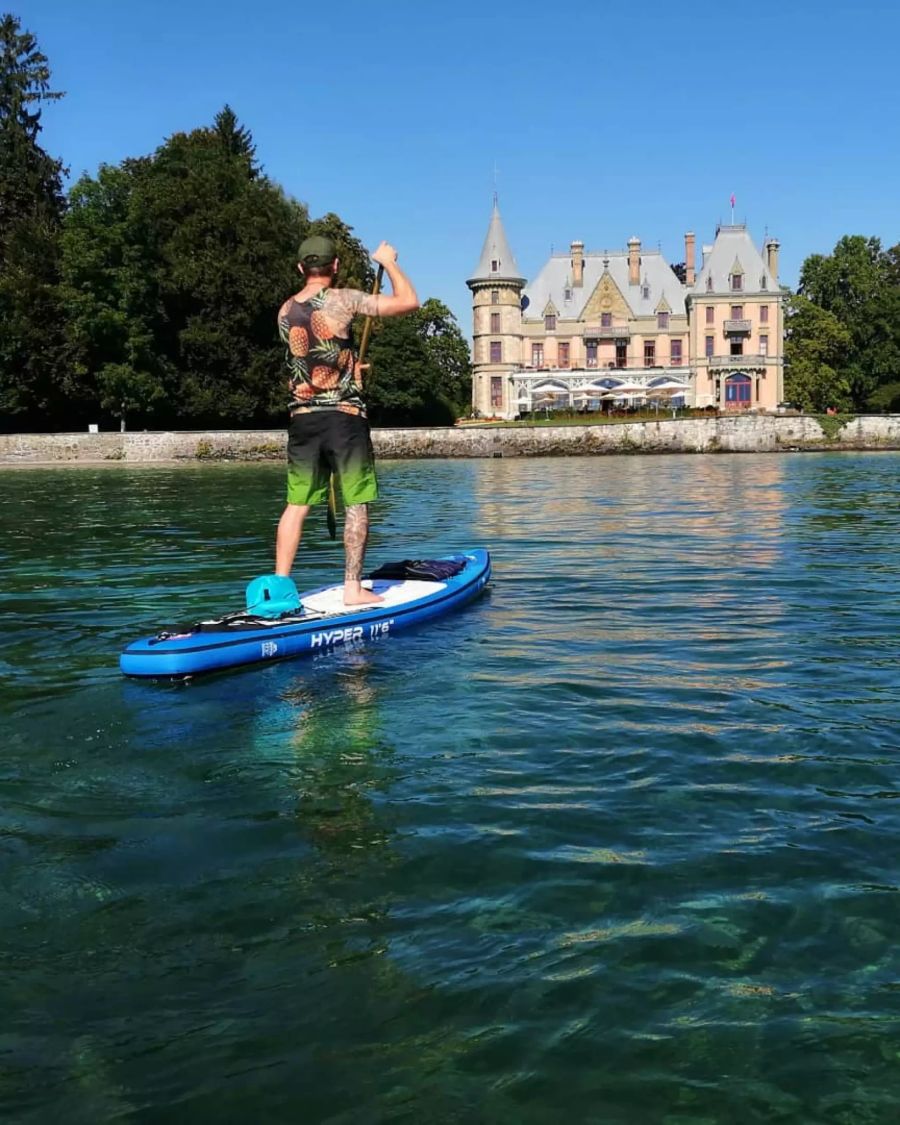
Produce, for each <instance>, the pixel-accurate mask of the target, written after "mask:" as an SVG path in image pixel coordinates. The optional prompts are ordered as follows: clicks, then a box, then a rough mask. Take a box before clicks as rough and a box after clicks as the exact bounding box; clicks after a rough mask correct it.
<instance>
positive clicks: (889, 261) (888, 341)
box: [800, 235, 900, 410]
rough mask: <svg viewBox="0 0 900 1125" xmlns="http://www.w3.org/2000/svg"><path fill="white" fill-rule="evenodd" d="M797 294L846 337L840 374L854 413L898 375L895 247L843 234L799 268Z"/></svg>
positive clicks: (899, 284)
mask: <svg viewBox="0 0 900 1125" xmlns="http://www.w3.org/2000/svg"><path fill="white" fill-rule="evenodd" d="M800 293H801V294H802V295H803V296H804V297H807V298H808V299H809V300H810V301H812V302H813V303H814V304H815V305H816V306H818V307H819V308H821V309H824V310H825V311H826V312H829V313H831V314H833V316H834V317H836V318H837V320H838V321H839V322H840V323H841V324H842V325H843V327H844V328H845V329H846V330H847V332H848V333H849V336H850V343H849V347H848V349H847V354H846V356H845V357H844V359H843V362H842V365H841V368H840V371H841V374H842V375H843V376H845V378H846V380H847V382H848V384H849V391H850V397H851V399H852V401H853V404H854V406H855V407H856V408H857V409H860V410H861V409H864V408H866V407H867V406H872V405H873V404H874V403H873V401H872V396H873V395H875V394H877V390H878V388H879V387H880V386H881V385H883V384H885V383H889V382H891V381H894V380H896V378H897V374H898V372H900V247H898V246H895V247H893V248H892V249H890V250H887V251H885V250H883V249H882V247H881V242H880V240H879V239H877V238H864V237H863V236H862V235H848V236H845V237H844V238H842V239H840V241H839V242H838V243H837V245H836V246H835V248H834V251H833V253H832V254H830V255H827V256H826V255H821V254H813V255H812V256H811V257H809V258H807V260H806V261H805V262H804V264H803V269H802V270H801V274H800Z"/></svg>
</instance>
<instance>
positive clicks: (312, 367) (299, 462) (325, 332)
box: [275, 235, 419, 605]
mask: <svg viewBox="0 0 900 1125" xmlns="http://www.w3.org/2000/svg"><path fill="white" fill-rule="evenodd" d="M299 258H300V261H299V263H298V267H297V268H298V269H299V270H300V273H301V275H302V277H303V279H304V281H305V282H306V284H305V285H304V287H303V288H302V289H301V290H300V292H299V293H295V294H294V296H293V297H290V298H288V300H287V301H285V303H284V304H283V305H282V306H281V309H280V310H279V313H278V332H279V334H280V336H281V339H282V340H283V341H284V342H285V344H286V345H287V365H288V369H289V371H290V378H289V381H288V388H289V393H290V396H291V397H290V403H289V407H288V409H289V410H290V422H289V424H288V487H287V507H286V508H285V509H284V512H283V513H282V516H281V519H280V521H279V523H278V535H277V537H276V540H275V573H276V574H279V575H283V576H285V577H290V573H291V568H292V567H293V565H294V556H295V555H296V554H297V548H298V547H299V546H300V536H301V534H302V532H303V521H304V520H305V519H306V516H307V513H308V512H309V509H310V507H311V506H312V505H313V504H321V503H323V502H324V501H325V500H326V499H327V497H328V486H329V478H330V475H331V473H332V471H333V472H334V473H335V475H336V476H337V479H338V484H339V487H340V489H341V495H342V496H343V499H344V506H345V509H346V510H345V513H344V552H345V555H346V562H345V569H344V604H345V605H365V604H367V603H369V602H380V601H381V600H382V599H381V597H380V596H379V595H377V594H373V593H372V591H371V590H365V589H363V586H362V584H361V579H362V569H363V558H364V556H365V552H366V540H367V539H368V535H369V509H368V505H369V503H370V502H371V501H372V500H375V499H376V498H377V496H378V482H377V481H376V479H375V457H374V453H373V450H372V441H371V438H370V436H369V423H368V420H367V418H366V401H365V397H364V394H363V377H362V366H361V365H360V364H359V363H358V362H357V359H356V356H355V355H354V353H353V345H352V339H351V332H350V325H351V322H352V321H353V318H354V317H355V316H382V317H383V316H401V315H402V314H403V313H409V312H412V311H413V310H414V309H417V308H418V307H419V298H418V297H417V296H416V291H415V289H414V288H413V286H412V283H411V282H410V280H409V278H408V277H407V276H406V274H405V273H404V272H403V271H402V270H401V269H400V267H399V266H398V265H397V251H396V250H395V249H394V248H393V246H390V245H388V243H387V242H382V243H381V245H380V246H379V247H378V249H377V250H376V251H375V253H374V254H373V255H372V259H373V260H374V261H376V262H377V263H378V264H379V265H380V266H383V267H384V271H385V273H386V274H387V275H388V277H389V278H390V281H391V286H392V288H393V294H392V295H388V294H381V293H379V294H377V295H375V294H372V293H363V292H361V291H360V290H359V289H336V288H335V287H334V285H335V280H336V278H337V271H338V265H339V262H338V257H337V250H336V247H335V244H334V243H333V242H332V240H331V239H330V238H326V237H324V236H322V235H314V236H313V237H311V238H307V239H306V240H305V241H304V242H303V243H302V244H301V246H300V253H299Z"/></svg>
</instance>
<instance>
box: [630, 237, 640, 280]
mask: <svg viewBox="0 0 900 1125" xmlns="http://www.w3.org/2000/svg"><path fill="white" fill-rule="evenodd" d="M640 283H641V240H640V239H639V238H629V239H628V284H629V285H640Z"/></svg>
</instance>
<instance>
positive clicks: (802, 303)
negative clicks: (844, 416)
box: [784, 295, 851, 410]
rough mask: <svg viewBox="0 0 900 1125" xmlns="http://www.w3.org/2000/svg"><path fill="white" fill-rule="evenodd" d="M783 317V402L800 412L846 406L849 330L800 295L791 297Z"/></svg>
mask: <svg viewBox="0 0 900 1125" xmlns="http://www.w3.org/2000/svg"><path fill="white" fill-rule="evenodd" d="M785 314H786V315H785V343H784V357H785V375H784V393H785V397H786V399H787V400H788V401H789V402H794V403H797V405H799V406H800V407H801V408H802V409H803V410H827V409H828V408H829V407H832V408H835V409H837V408H840V409H843V408H845V407H847V406H849V404H850V401H851V387H850V379H849V376H848V374H847V371H846V367H847V358H848V356H849V353H850V348H851V336H850V332H849V330H848V329H847V328H846V327H845V326H844V325H843V324H842V323H841V322H840V321H839V320H838V318H837V317H836V316H835V315H834V314H833V313H830V312H827V311H826V310H825V309H823V308H820V307H819V306H818V305H815V304H813V302H812V301H810V300H809V299H808V298H806V297H803V296H799V295H798V296H794V297H791V298H790V300H789V301H788V303H787V308H786V310H785Z"/></svg>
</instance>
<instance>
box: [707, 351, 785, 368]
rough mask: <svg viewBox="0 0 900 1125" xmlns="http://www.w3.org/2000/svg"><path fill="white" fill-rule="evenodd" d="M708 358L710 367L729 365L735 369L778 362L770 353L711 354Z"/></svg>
mask: <svg viewBox="0 0 900 1125" xmlns="http://www.w3.org/2000/svg"><path fill="white" fill-rule="evenodd" d="M706 360H707V363H708V364H709V366H710V367H729V368H731V369H732V370H733V371H740V370H741V368H744V367H754V368H756V367H767V366H769V365H770V364H773V363H775V362H776V360H775V359H773V358H772V356H770V355H711V356H707V357H706Z"/></svg>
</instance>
